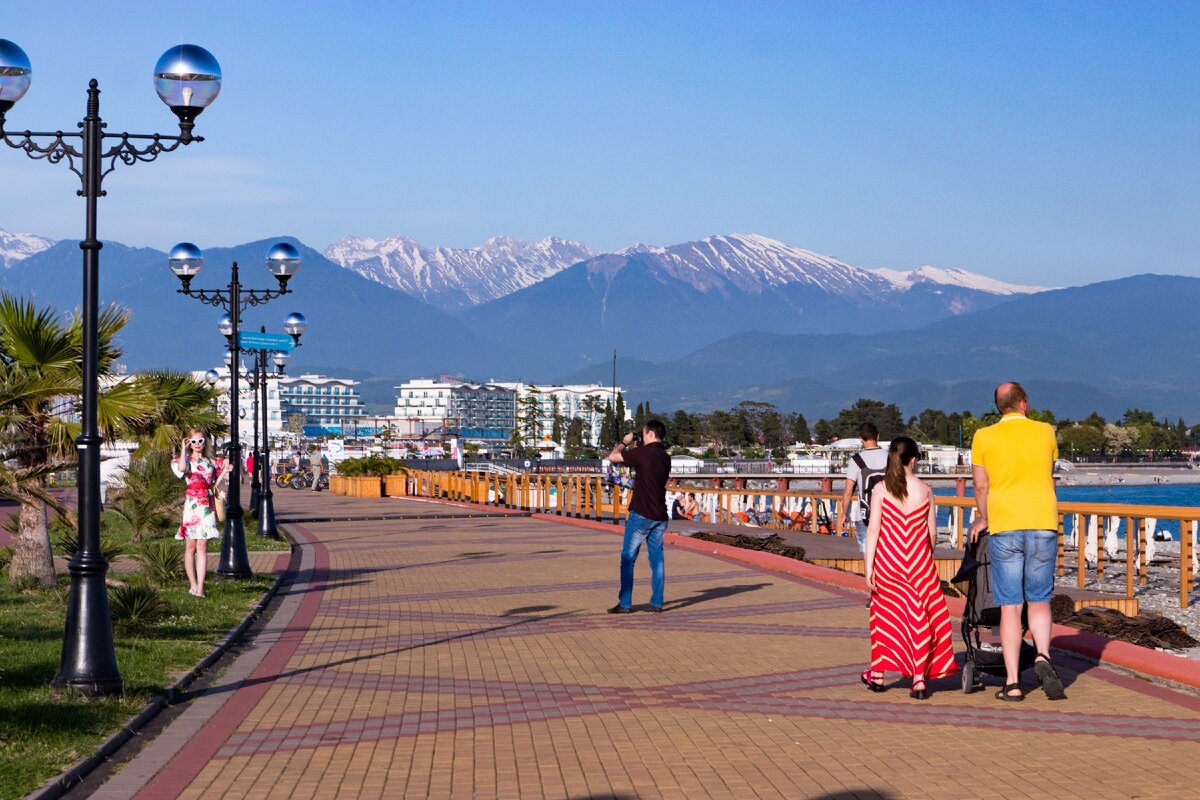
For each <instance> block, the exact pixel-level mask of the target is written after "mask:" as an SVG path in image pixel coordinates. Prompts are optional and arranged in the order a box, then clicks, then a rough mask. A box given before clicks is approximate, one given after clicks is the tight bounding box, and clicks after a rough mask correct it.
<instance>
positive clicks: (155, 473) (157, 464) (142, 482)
mask: <svg viewBox="0 0 1200 800" xmlns="http://www.w3.org/2000/svg"><path fill="white" fill-rule="evenodd" d="M171 457H172V455H171V453H169V452H168V451H166V450H150V451H149V452H148V453H147V454H146V455H145V456H143V457H134V458H132V459H130V461H129V466H128V467H126V468H125V469H124V471H123V472H124V480H125V485H124V486H123V487H122V488H121V489H120V491H119V492H117V493H116V497H115V498H113V499H112V500H111V501H110V502H109V503H108V504H107V507H106V509H105V510H106V511H107V512H109V513H111V514H114V515H116V516H118V517H120V518H121V519H123V520H125V522H127V523H128V524H129V527H130V528H131V530H132V533H133V540H134V541H135V542H138V541H141V539H142V535H143V534H144V533H146V532H147V531H161V530H165V529H166V528H167V527H169V525H170V523H171V512H172V511H173V510H175V509H176V508H177V507H179V506H181V505H182V501H183V485H182V484H181V483H180V482H179V479H178V478H176V477H175V473H174V472H172V471H171Z"/></svg>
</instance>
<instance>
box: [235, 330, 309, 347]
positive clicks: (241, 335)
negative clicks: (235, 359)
mask: <svg viewBox="0 0 1200 800" xmlns="http://www.w3.org/2000/svg"><path fill="white" fill-rule="evenodd" d="M295 346H296V343H295V342H294V341H292V337H291V336H288V335H287V334H286V333H258V332H257V331H238V347H241V348H244V349H246V350H285V351H290V350H292V349H293V348H295Z"/></svg>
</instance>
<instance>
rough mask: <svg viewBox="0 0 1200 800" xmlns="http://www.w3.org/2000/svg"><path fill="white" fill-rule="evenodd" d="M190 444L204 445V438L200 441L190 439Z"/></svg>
mask: <svg viewBox="0 0 1200 800" xmlns="http://www.w3.org/2000/svg"><path fill="white" fill-rule="evenodd" d="M188 442H190V443H191V444H204V437H203V436H201V437H200V438H199V439H188Z"/></svg>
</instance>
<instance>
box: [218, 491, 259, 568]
mask: <svg viewBox="0 0 1200 800" xmlns="http://www.w3.org/2000/svg"><path fill="white" fill-rule="evenodd" d="M231 505H232V503H231ZM217 577H218V578H239V579H245V578H253V577H254V572H253V571H252V570H251V569H250V558H249V556H248V555H247V554H246V523H245V522H244V521H243V519H242V508H241V506H240V505H236V506H233V507H232V508H230V509H229V512H228V514H227V516H226V519H225V532H224V536H222V537H221V561H220V563H219V564H218V565H217Z"/></svg>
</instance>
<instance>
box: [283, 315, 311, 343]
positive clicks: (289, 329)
mask: <svg viewBox="0 0 1200 800" xmlns="http://www.w3.org/2000/svg"><path fill="white" fill-rule="evenodd" d="M307 330H308V320H307V319H305V318H304V315H303V314H301V313H300V312H299V311H293V312H292V313H291V314H288V315H287V319H285V320H284V321H283V332H284V333H286V334H287V335H288V336H291V337H292V340H293V341H294V342H296V344H300V337H301V336H303V335H304V332H305V331H307Z"/></svg>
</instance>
